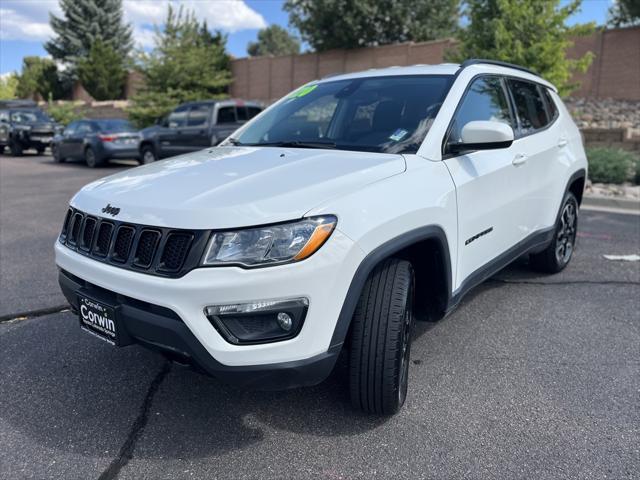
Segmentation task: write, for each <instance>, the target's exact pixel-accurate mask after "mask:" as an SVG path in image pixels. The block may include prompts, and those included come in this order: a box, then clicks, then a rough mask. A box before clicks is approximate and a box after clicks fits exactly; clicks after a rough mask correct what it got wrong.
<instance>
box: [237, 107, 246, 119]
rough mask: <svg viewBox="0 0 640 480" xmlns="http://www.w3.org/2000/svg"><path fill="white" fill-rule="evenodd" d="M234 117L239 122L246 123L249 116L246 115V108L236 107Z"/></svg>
mask: <svg viewBox="0 0 640 480" xmlns="http://www.w3.org/2000/svg"><path fill="white" fill-rule="evenodd" d="M236 115H237V116H238V121H239V122H246V121H247V120H249V114H248V113H247V107H236Z"/></svg>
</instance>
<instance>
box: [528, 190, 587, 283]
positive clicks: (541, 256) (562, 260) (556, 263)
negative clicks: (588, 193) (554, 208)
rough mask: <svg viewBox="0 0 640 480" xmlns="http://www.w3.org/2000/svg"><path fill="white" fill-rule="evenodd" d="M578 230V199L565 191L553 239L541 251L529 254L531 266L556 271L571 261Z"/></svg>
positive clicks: (545, 270)
mask: <svg viewBox="0 0 640 480" xmlns="http://www.w3.org/2000/svg"><path fill="white" fill-rule="evenodd" d="M577 231H578V200H577V199H576V197H575V195H574V194H573V193H571V192H567V194H566V195H565V197H564V200H563V202H562V208H561V209H560V216H559V217H558V221H557V223H556V228H555V231H554V235H553V240H552V241H551V243H550V244H549V246H547V248H545V249H544V250H543V251H542V252H540V253H536V254H533V255H531V257H530V259H529V262H530V264H531V266H532V267H533V268H534V269H535V270H538V271H540V272H545V273H558V272H559V271H561V270H563V269H564V268H565V267H566V266H567V265H568V264H569V262H570V261H571V257H572V256H573V251H574V250H575V246H576V233H577Z"/></svg>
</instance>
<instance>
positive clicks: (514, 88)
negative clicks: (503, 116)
mask: <svg viewBox="0 0 640 480" xmlns="http://www.w3.org/2000/svg"><path fill="white" fill-rule="evenodd" d="M508 84H509V89H510V90H511V95H512V96H513V101H514V103H515V108H516V113H517V114H518V120H519V122H520V134H521V135H528V134H530V133H532V132H534V131H536V130H539V129H540V128H543V127H545V126H546V125H547V124H548V123H549V118H548V117H547V111H546V109H545V107H544V101H543V100H542V95H541V94H540V90H539V89H538V86H537V85H536V84H535V83H531V82H527V81H523V80H513V79H510V80H508Z"/></svg>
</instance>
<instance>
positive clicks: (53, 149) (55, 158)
mask: <svg viewBox="0 0 640 480" xmlns="http://www.w3.org/2000/svg"><path fill="white" fill-rule="evenodd" d="M51 155H52V156H53V161H54V162H55V163H62V162H64V158H63V157H62V156H61V155H60V149H59V147H58V146H57V145H51Z"/></svg>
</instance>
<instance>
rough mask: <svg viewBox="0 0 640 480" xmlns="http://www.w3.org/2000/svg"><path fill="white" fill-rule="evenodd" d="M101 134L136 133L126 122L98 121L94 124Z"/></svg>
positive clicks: (115, 120)
mask: <svg viewBox="0 0 640 480" xmlns="http://www.w3.org/2000/svg"><path fill="white" fill-rule="evenodd" d="M94 123H95V125H96V126H97V128H98V130H99V131H100V132H107V133H118V132H134V131H135V128H134V127H133V125H131V124H130V123H129V122H128V121H126V120H120V119H113V120H98V121H96V122H94Z"/></svg>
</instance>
